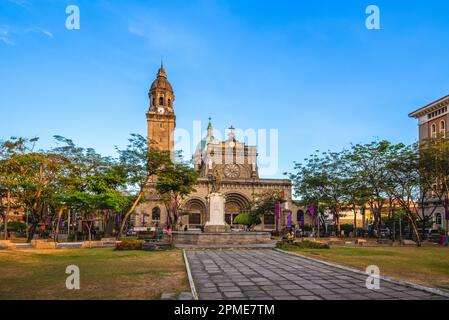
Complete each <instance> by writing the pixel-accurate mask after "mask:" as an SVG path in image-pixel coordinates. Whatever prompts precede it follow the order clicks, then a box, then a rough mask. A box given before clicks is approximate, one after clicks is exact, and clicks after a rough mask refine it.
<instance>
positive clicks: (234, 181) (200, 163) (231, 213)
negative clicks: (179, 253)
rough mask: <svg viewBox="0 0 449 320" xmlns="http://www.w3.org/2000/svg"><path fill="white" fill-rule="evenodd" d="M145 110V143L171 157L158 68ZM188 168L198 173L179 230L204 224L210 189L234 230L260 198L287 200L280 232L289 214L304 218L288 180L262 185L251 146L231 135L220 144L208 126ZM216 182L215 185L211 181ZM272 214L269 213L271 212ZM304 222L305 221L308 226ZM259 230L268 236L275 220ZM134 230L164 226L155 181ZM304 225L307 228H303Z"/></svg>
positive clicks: (168, 94) (171, 114)
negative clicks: (273, 195) (221, 201)
mask: <svg viewBox="0 0 449 320" xmlns="http://www.w3.org/2000/svg"><path fill="white" fill-rule="evenodd" d="M149 99H150V106H149V110H148V112H147V114H146V117H147V126H148V140H149V143H150V148H153V147H154V148H158V149H159V150H166V151H171V152H173V148H174V141H173V137H174V130H175V128H176V115H175V111H174V101H175V95H174V91H173V88H172V86H171V84H170V82H169V81H168V78H167V73H166V71H165V69H164V67H163V65H161V67H160V69H159V71H158V73H157V78H156V80H154V82H153V84H152V85H151V88H150V91H149ZM193 164H194V167H195V169H196V170H198V172H199V175H200V177H199V179H198V183H197V185H196V186H195V189H196V191H195V192H193V193H192V194H190V195H189V196H188V198H186V199H184V200H183V202H182V205H181V209H182V211H184V212H188V213H189V214H188V215H184V216H183V217H182V221H181V223H182V225H184V226H185V225H187V226H188V228H191V229H192V228H194V229H196V228H199V227H201V226H203V225H204V224H205V223H206V221H207V220H208V215H209V206H208V195H209V194H210V192H211V191H212V188H213V186H214V187H216V186H217V182H218V187H216V188H219V192H221V193H223V194H224V195H225V199H226V202H225V220H226V222H227V223H228V224H229V225H231V226H232V225H233V220H234V218H235V216H236V215H238V214H239V213H240V212H241V211H242V210H244V209H245V208H247V205H248V204H249V203H251V202H252V201H253V200H254V199H255V198H256V197H257V196H258V195H259V194H262V193H266V192H271V191H273V192H279V193H280V194H282V195H283V196H284V199H285V200H286V202H285V204H284V208H283V209H284V210H283V212H282V215H281V219H280V227H282V226H283V225H285V224H286V222H287V216H288V215H289V213H291V219H292V221H293V224H296V223H297V219H298V218H300V217H298V214H303V211H301V210H300V209H299V208H298V207H296V206H295V205H294V204H293V202H292V184H291V181H290V180H288V179H264V178H261V177H259V171H258V165H257V148H256V146H251V145H247V144H245V143H243V142H240V141H238V140H237V139H236V137H235V134H234V129H233V128H232V127H231V128H229V131H228V137H227V139H226V140H223V141H219V140H217V139H215V137H214V135H213V127H212V123H211V121H210V120H209V125H208V128H207V135H206V137H204V138H203V139H202V140H201V142H200V143H199V145H198V146H197V148H196V151H195V153H194V154H193ZM211 178H213V179H215V180H214V182H213V181H212V179H211ZM273 210H274V208H273ZM307 218H308V217H305V220H307ZM262 220H263V221H262V224H261V225H259V226H258V227H256V229H259V230H273V229H274V228H275V221H274V216H273V215H272V214H268V215H266V216H265V217H264V219H262ZM133 223H134V225H135V226H154V225H159V226H164V225H166V223H167V211H166V209H165V206H164V204H163V203H162V201H161V197H160V196H159V195H158V193H157V191H156V189H155V180H154V179H150V181H149V182H148V184H147V187H146V190H145V193H144V201H142V203H141V204H140V205H139V206H138V207H137V208H136V210H135V215H134V221H133ZM306 223H307V222H306Z"/></svg>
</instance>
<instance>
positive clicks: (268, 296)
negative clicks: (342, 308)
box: [187, 250, 445, 300]
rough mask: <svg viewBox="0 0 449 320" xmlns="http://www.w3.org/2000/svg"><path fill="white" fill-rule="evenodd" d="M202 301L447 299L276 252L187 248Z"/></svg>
mask: <svg viewBox="0 0 449 320" xmlns="http://www.w3.org/2000/svg"><path fill="white" fill-rule="evenodd" d="M187 258H188V260H189V263H190V268H191V271H192V276H193V279H194V281H195V286H196V289H197V291H198V295H199V297H200V299H204V300H222V299H232V300H236V299H254V300H272V299H279V300H287V299H288V300H298V299H299V300H324V299H329V300H336V299H337V300H341V299H344V300H348V299H350V300H360V299H362V300H367V299H389V300H390V299H406V300H410V299H413V300H421V299H445V297H442V296H439V295H435V294H432V293H429V292H425V291H421V290H417V289H413V288H410V287H406V286H403V285H399V284H394V283H391V282H387V281H382V280H381V282H380V286H381V289H380V290H368V289H367V288H366V286H365V282H366V278H367V276H365V275H363V274H358V273H355V272H351V271H345V270H342V269H339V268H335V267H332V266H328V265H326V264H323V263H320V262H315V261H311V260H308V259H305V258H303V257H300V256H293V255H289V254H285V253H282V252H278V251H275V250H197V251H195V250H189V251H187Z"/></svg>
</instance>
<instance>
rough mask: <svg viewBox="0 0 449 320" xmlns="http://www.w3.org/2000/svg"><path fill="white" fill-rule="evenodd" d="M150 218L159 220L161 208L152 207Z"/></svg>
mask: <svg viewBox="0 0 449 320" xmlns="http://www.w3.org/2000/svg"><path fill="white" fill-rule="evenodd" d="M151 220H153V221H159V220H161V209H160V208H159V207H154V208H153V210H152V211H151Z"/></svg>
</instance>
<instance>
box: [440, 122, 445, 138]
mask: <svg viewBox="0 0 449 320" xmlns="http://www.w3.org/2000/svg"><path fill="white" fill-rule="evenodd" d="M440 133H442V134H443V136H445V134H446V121H444V120H442V121H441V122H440Z"/></svg>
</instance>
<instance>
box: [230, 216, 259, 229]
mask: <svg viewBox="0 0 449 320" xmlns="http://www.w3.org/2000/svg"><path fill="white" fill-rule="evenodd" d="M259 223H261V221H260V217H259V216H256V215H254V214H251V213H240V214H239V215H238V216H237V217H235V218H234V224H242V225H244V226H248V227H251V226H253V225H256V224H259Z"/></svg>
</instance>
